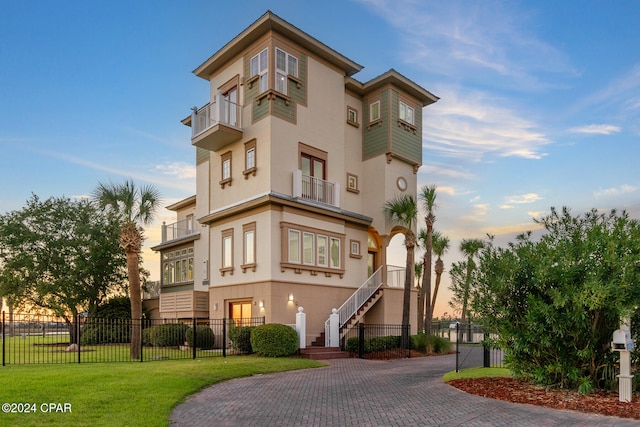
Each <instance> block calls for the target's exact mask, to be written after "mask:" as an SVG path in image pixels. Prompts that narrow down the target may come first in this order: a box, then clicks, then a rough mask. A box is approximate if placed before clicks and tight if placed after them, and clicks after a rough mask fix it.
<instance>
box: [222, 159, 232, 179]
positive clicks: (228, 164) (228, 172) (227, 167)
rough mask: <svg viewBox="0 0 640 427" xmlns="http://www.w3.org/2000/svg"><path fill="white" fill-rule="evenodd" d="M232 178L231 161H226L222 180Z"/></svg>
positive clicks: (223, 165) (223, 166)
mask: <svg viewBox="0 0 640 427" xmlns="http://www.w3.org/2000/svg"><path fill="white" fill-rule="evenodd" d="M229 178H231V159H225V160H224V161H223V162H222V179H229Z"/></svg>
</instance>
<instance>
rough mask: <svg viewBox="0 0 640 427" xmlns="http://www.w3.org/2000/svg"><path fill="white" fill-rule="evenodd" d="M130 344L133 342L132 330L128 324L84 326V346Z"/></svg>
mask: <svg viewBox="0 0 640 427" xmlns="http://www.w3.org/2000/svg"><path fill="white" fill-rule="evenodd" d="M94 320H95V319H94ZM128 342H131V328H130V325H129V324H128V323H127V324H120V323H107V322H105V323H102V324H99V323H92V324H89V325H86V326H84V327H83V328H82V332H81V335H80V344H84V345H97V344H118V343H128Z"/></svg>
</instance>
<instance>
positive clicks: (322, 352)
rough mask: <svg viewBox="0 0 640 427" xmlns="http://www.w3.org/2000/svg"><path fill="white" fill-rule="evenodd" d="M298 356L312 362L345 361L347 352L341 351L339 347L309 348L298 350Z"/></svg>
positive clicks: (314, 346)
mask: <svg viewBox="0 0 640 427" xmlns="http://www.w3.org/2000/svg"><path fill="white" fill-rule="evenodd" d="M300 356H302V357H304V358H305V359H312V360H329V359H345V358H348V357H349V352H348V351H341V350H340V348H339V347H320V346H316V345H312V346H309V347H307V348H303V349H301V350H300Z"/></svg>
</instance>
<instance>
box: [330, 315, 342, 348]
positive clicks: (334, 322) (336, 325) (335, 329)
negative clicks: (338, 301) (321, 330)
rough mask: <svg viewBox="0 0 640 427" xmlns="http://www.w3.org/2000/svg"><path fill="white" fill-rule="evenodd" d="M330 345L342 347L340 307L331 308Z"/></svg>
mask: <svg viewBox="0 0 640 427" xmlns="http://www.w3.org/2000/svg"><path fill="white" fill-rule="evenodd" d="M329 337H330V338H329V347H340V316H339V315H338V309H337V308H334V309H333V310H331V316H329Z"/></svg>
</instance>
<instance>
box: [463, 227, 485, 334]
mask: <svg viewBox="0 0 640 427" xmlns="http://www.w3.org/2000/svg"><path fill="white" fill-rule="evenodd" d="M483 247H484V242H483V241H482V240H480V239H462V241H461V242H460V252H462V253H463V254H464V255H465V256H466V257H467V262H466V267H467V272H466V276H465V281H464V294H463V299H462V317H461V320H462V323H464V321H465V320H466V318H467V307H468V304H469V294H470V292H471V274H472V273H473V270H475V268H476V263H475V262H474V261H473V258H474V257H475V256H476V255H477V254H478V252H479V251H480V249H482V248H483Z"/></svg>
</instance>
